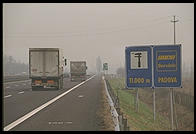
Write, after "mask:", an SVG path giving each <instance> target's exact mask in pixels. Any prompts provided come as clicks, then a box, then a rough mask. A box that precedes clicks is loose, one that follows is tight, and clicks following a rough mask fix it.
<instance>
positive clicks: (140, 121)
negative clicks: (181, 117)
mask: <svg viewBox="0 0 196 134" xmlns="http://www.w3.org/2000/svg"><path fill="white" fill-rule="evenodd" d="M108 81H109V83H110V85H111V87H112V89H113V91H114V94H115V95H117V94H118V97H119V102H120V109H121V111H122V112H123V114H124V116H125V117H126V118H127V120H128V125H129V127H130V130H131V131H132V130H133V131H170V121H169V119H168V118H167V117H164V116H162V115H161V114H159V113H158V112H156V120H155V121H154V120H153V107H149V106H148V105H147V104H145V102H142V101H140V100H139V104H138V105H139V106H138V112H136V111H135V104H134V103H135V102H134V99H135V90H126V89H124V79H122V78H112V79H109V80H108Z"/></svg>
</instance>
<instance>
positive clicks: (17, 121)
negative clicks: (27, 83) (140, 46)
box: [3, 75, 95, 131]
mask: <svg viewBox="0 0 196 134" xmlns="http://www.w3.org/2000/svg"><path fill="white" fill-rule="evenodd" d="M93 77H95V75H93V76H92V77H90V78H89V79H87V80H85V81H83V82H81V83H80V84H78V85H76V86H74V87H73V88H71V89H69V90H68V91H66V92H64V93H62V94H60V95H58V96H57V97H55V98H53V99H52V100H50V101H48V102H46V103H45V104H43V105H41V106H39V107H38V108H36V109H34V110H33V111H31V112H29V113H28V114H26V115H24V116H22V117H21V118H19V119H17V120H16V121H14V122H12V123H10V124H9V125H7V126H6V127H4V128H3V130H4V131H9V130H10V129H12V128H13V127H15V126H17V125H18V124H20V123H22V122H23V121H25V120H26V119H28V118H30V117H31V116H33V115H34V114H36V113H37V112H39V111H40V110H42V109H43V108H45V107H47V106H48V105H50V104H52V103H53V102H55V101H56V100H58V99H60V98H61V97H63V96H64V95H66V94H68V93H69V92H71V91H72V90H74V89H76V88H77V87H79V86H81V85H82V84H84V83H86V82H87V81H89V80H90V79H92V78H93Z"/></svg>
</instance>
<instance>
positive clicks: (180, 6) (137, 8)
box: [3, 3, 194, 73]
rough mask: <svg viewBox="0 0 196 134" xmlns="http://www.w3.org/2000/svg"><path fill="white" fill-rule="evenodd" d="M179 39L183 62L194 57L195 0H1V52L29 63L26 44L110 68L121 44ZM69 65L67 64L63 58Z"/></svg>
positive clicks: (121, 58) (121, 55) (121, 53)
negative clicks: (166, 0) (138, 0)
mask: <svg viewBox="0 0 196 134" xmlns="http://www.w3.org/2000/svg"><path fill="white" fill-rule="evenodd" d="M173 15H176V19H178V20H179V22H177V23H176V44H182V62H185V63H186V64H190V62H191V61H193V60H194V3H155V4H153V3H149V4H148V3H55V4H54V3H50V4H46V3H43V4H42V3H32V4H29V3H4V4H3V53H4V54H7V55H12V56H13V57H14V58H15V59H16V60H17V61H19V60H20V61H21V62H24V63H28V49H29V48H34V47H35V48H37V47H55V48H62V49H63V51H64V56H65V57H66V58H67V59H68V62H69V61H71V60H85V61H87V65H88V70H89V71H93V70H95V69H96V58H97V57H98V56H100V57H101V60H102V63H103V62H108V65H109V70H110V72H112V73H114V72H116V69H117V68H118V67H120V66H124V63H125V46H137V45H164V44H165V45H167V44H173V42H174V37H173V23H171V20H172V19H173ZM68 65H69V64H68Z"/></svg>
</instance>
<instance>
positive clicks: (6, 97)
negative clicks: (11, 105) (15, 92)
mask: <svg viewBox="0 0 196 134" xmlns="http://www.w3.org/2000/svg"><path fill="white" fill-rule="evenodd" d="M11 96H12V95H10V94H9V95H7V96H4V98H8V97H11Z"/></svg>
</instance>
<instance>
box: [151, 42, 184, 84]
mask: <svg viewBox="0 0 196 134" xmlns="http://www.w3.org/2000/svg"><path fill="white" fill-rule="evenodd" d="M153 62H154V64H153V66H154V67H153V72H154V87H181V45H159V46H154V47H153Z"/></svg>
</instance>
